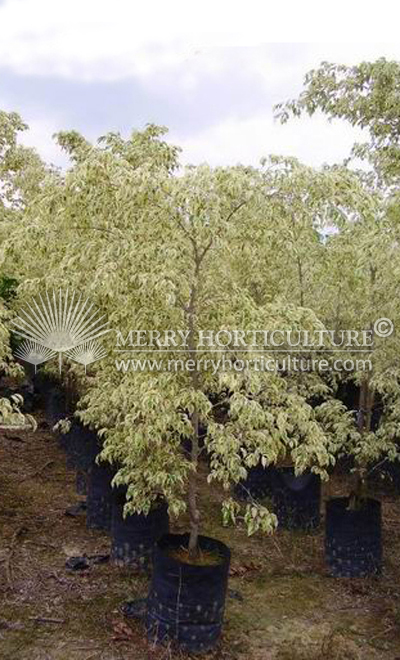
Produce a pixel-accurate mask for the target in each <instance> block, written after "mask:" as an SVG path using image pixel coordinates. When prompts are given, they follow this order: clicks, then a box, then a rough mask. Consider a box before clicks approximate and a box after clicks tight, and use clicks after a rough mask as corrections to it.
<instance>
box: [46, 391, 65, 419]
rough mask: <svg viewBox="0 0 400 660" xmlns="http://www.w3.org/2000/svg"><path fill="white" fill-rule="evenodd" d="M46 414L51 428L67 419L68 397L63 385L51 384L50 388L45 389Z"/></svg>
mask: <svg viewBox="0 0 400 660" xmlns="http://www.w3.org/2000/svg"><path fill="white" fill-rule="evenodd" d="M44 414H45V417H46V421H47V423H48V424H49V426H51V427H53V426H54V425H55V424H57V422H59V421H60V419H64V417H66V415H67V397H66V395H65V392H64V391H63V389H62V387H61V385H59V384H57V383H52V382H50V383H49V385H48V387H45V393H44Z"/></svg>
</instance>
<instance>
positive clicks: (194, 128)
mask: <svg viewBox="0 0 400 660" xmlns="http://www.w3.org/2000/svg"><path fill="white" fill-rule="evenodd" d="M136 4H137V3H135V2H134V0H113V1H111V0H57V2H56V1H55V0H0V108H2V109H6V110H16V111H17V112H19V113H20V114H21V115H22V117H23V118H24V119H25V121H26V122H27V123H28V124H29V125H30V127H31V130H30V132H29V135H27V136H26V137H25V138H24V141H25V142H27V143H29V144H32V145H34V146H36V147H37V148H38V149H39V151H40V153H41V155H42V156H43V157H44V158H45V159H46V160H48V161H51V162H54V163H57V164H63V163H64V160H63V157H62V156H61V154H60V152H59V150H58V148H57V147H56V146H55V145H54V142H53V140H52V134H53V133H54V132H55V131H58V130H60V129H72V128H74V129H76V130H78V131H80V132H82V133H83V134H84V135H85V136H86V137H88V138H89V139H92V140H93V139H96V138H97V137H98V136H100V135H102V134H104V133H105V132H107V131H120V132H122V133H123V134H124V135H128V133H129V131H130V130H131V129H133V128H136V129H140V128H143V126H144V125H145V124H146V123H147V122H154V123H157V124H163V125H165V126H167V127H168V128H169V130H170V133H169V138H168V139H169V140H170V141H172V142H174V143H175V144H178V145H180V146H181V147H182V149H183V153H182V161H183V162H192V163H199V162H203V161H208V162H210V163H212V164H235V163H238V162H241V163H244V164H248V163H251V164H257V163H258V162H259V160H260V158H261V157H262V156H264V155H267V154H269V153H276V154H290V155H295V156H297V157H299V158H300V159H302V160H303V161H305V162H306V163H309V164H313V165H319V164H321V163H323V162H329V163H332V162H336V161H339V160H341V159H342V158H344V157H345V156H346V155H348V152H349V150H350V147H351V145H352V143H353V142H354V141H355V139H357V138H359V137H360V135H357V133H356V132H355V131H354V130H353V129H351V128H350V127H348V126H347V125H346V124H343V123H339V122H337V123H334V124H329V123H328V122H327V121H326V120H325V119H324V118H322V117H319V118H315V119H312V120H308V119H304V120H296V121H295V120H293V121H291V122H290V123H289V124H287V125H285V126H280V125H279V124H278V123H277V122H274V120H273V105H274V104H275V103H277V102H279V101H282V100H287V99H289V98H292V97H295V96H296V95H297V94H298V93H299V92H300V90H301V88H302V81H303V78H304V75H305V73H306V72H307V71H308V70H309V69H311V68H313V67H315V66H318V64H319V63H320V62H321V61H322V60H330V61H334V62H344V63H347V64H353V63H354V64H355V63H357V62H360V61H361V60H365V59H369V60H373V59H376V58H378V57H381V56H385V57H387V58H391V59H399V60H400V44H399V45H396V44H375V43H366V44H363V43H361V44H357V43H352V44H347V43H345V44H343V43H338V44H335V43H328V44H325V45H324V44H318V43H263V32H265V31H263V30H259V27H257V25H258V23H257V21H254V17H253V23H252V24H246V21H245V20H244V22H243V20H242V18H241V16H240V15H238V16H237V19H238V26H239V27H241V28H243V29H241V31H240V32H239V31H238V29H237V30H236V32H235V33H232V34H230V35H227V34H221V33H220V32H218V31H217V30H215V31H214V32H213V31H212V25H213V23H212V24H211V28H210V21H209V18H208V19H207V20H208V22H206V23H205V20H206V19H205V16H204V13H205V12H204V11H200V8H203V9H204V7H206V5H207V2H205V3H204V0H203V2H202V3H194V2H193V4H191V2H189V0H187V1H186V2H180V0H172V6H173V7H175V9H179V12H180V14H179V15H180V19H181V20H180V21H179V22H177V21H176V20H175V18H176V13H175V14H174V13H172V14H171V11H170V8H171V3H170V2H167V1H165V2H162V3H157V9H156V8H155V6H154V3H152V2H145V3H144V6H143V7H141V9H140V13H137V7H136V9H135V5H136ZM223 4H224V3H221V6H220V5H218V3H217V2H216V0H215V2H214V6H215V10H213V11H214V12H217V10H218V8H220V9H221V11H222V5H223ZM265 4H267V3H265ZM321 4H324V3H321ZM177 5H179V6H178V7H177ZM298 5H300V6H303V5H302V3H298ZM196 6H197V8H198V13H197V14H196V13H193V12H194V9H195V7H196ZM210 6H211V7H212V3H211V5H210ZM188 8H189V9H190V11H191V12H192V13H189V9H188ZM213 15H214V14H213ZM215 16H216V20H218V18H219V19H220V20H221V17H222V18H223V13H222V14H221V15H220V16H218V15H217V14H215ZM155 18H156V20H155ZM242 23H243V24H242ZM188 26H189V27H191V29H192V32H191V31H190V30H189V28H188ZM193 26H196V33H193Z"/></svg>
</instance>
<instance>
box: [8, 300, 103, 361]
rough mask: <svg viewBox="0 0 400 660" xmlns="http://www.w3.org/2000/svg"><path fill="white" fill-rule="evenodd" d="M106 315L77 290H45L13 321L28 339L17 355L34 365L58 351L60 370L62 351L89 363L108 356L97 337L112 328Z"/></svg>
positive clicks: (20, 333)
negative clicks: (70, 291)
mask: <svg viewBox="0 0 400 660" xmlns="http://www.w3.org/2000/svg"><path fill="white" fill-rule="evenodd" d="M104 319H105V316H104V315H103V316H100V312H99V311H98V310H97V309H96V308H95V307H94V304H93V303H89V300H88V299H86V300H85V301H83V300H82V296H79V297H78V296H76V294H75V292H73V293H72V295H70V294H69V291H68V289H67V291H66V293H65V294H63V292H62V291H61V289H60V291H59V292H58V294H57V293H56V292H55V291H53V292H52V294H49V293H48V292H46V295H45V296H44V298H43V297H42V296H41V295H39V298H38V300H36V299H34V298H33V299H32V303H31V304H27V306H26V309H24V310H22V312H21V315H20V316H19V317H18V318H17V319H15V320H14V321H13V324H14V326H15V328H16V329H15V332H16V334H18V335H20V336H21V337H23V338H24V340H25V341H23V342H22V344H21V345H20V346H19V347H18V349H17V351H16V356H17V357H20V358H21V359H22V360H25V362H29V363H30V364H34V365H35V371H36V367H37V365H38V364H41V363H42V362H46V361H47V360H51V359H52V358H53V357H55V356H56V355H57V354H58V360H59V366H60V373H61V365H62V354H63V353H65V354H66V355H67V356H68V357H69V358H70V359H71V360H74V361H75V362H79V363H80V364H83V365H84V366H85V371H86V367H87V365H89V364H92V362H96V361H97V360H100V359H101V358H103V357H105V356H106V352H105V350H104V349H103V347H102V346H101V344H100V343H99V342H98V341H97V340H98V338H99V337H101V336H102V335H105V334H106V333H107V332H110V328H108V327H107V326H108V321H107V322H105V321H104Z"/></svg>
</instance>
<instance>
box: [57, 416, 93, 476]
mask: <svg viewBox="0 0 400 660" xmlns="http://www.w3.org/2000/svg"><path fill="white" fill-rule="evenodd" d="M61 443H62V445H63V447H64V449H65V452H66V454H67V465H68V466H69V467H72V468H75V469H77V470H83V471H87V470H88V469H89V468H90V466H91V465H92V463H93V461H94V460H95V458H96V456H97V454H98V453H99V451H100V443H99V439H98V436H97V433H96V431H92V430H91V429H89V428H88V427H87V426H84V425H83V424H81V423H80V422H77V421H73V422H72V424H71V428H70V430H69V432H68V433H66V434H64V436H63V437H62V439H61Z"/></svg>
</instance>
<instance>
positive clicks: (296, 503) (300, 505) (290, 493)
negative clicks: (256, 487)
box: [269, 467, 321, 531]
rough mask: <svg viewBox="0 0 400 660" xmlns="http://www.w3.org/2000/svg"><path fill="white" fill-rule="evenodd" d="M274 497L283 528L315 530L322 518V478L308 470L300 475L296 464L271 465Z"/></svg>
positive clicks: (276, 510) (272, 496) (275, 509)
mask: <svg viewBox="0 0 400 660" xmlns="http://www.w3.org/2000/svg"><path fill="white" fill-rule="evenodd" d="M269 478H270V488H271V498H272V502H273V507H274V511H275V513H276V515H277V517H278V524H279V527H281V528H283V529H293V530H294V529H299V530H300V529H302V530H306V531H308V530H312V529H315V528H316V527H318V525H319V522H320V504H321V480H320V478H319V476H318V475H316V474H313V473H312V472H308V473H305V474H301V475H299V476H296V475H295V473H294V469H293V467H281V468H271V469H270V471H269Z"/></svg>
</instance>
